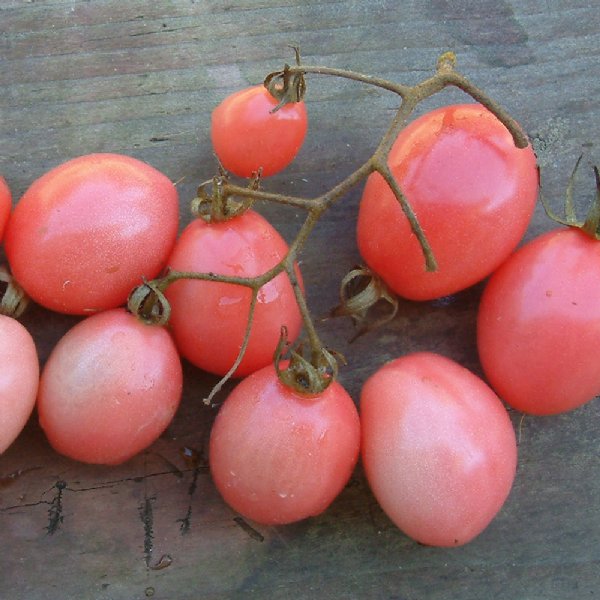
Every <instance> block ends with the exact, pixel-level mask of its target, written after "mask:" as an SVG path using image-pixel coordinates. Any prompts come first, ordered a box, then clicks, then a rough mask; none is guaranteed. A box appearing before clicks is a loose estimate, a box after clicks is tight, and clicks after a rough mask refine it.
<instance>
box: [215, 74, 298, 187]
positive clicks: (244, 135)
mask: <svg viewBox="0 0 600 600" xmlns="http://www.w3.org/2000/svg"><path fill="white" fill-rule="evenodd" d="M278 103H279V101H278V100H276V99H275V98H274V97H273V96H271V94H270V93H269V92H268V91H267V89H266V88H265V87H264V86H262V85H257V86H253V87H249V88H246V89H244V90H240V91H239V92H236V93H234V94H231V95H230V96H228V97H227V98H225V100H223V102H221V104H219V106H217V108H215V110H214V111H213V114H212V119H211V130H210V135H211V140H212V144H213V148H214V151H215V154H216V155H217V156H218V158H219V160H220V161H221V164H222V165H223V166H224V167H225V169H227V170H228V171H230V172H231V173H233V174H234V175H237V176H238V177H251V176H252V174H253V172H255V171H258V169H262V175H263V176H264V177H267V176H269V175H274V174H275V173H278V172H279V171H281V170H282V169H284V168H285V167H287V166H288V165H289V164H290V163H291V162H292V160H294V158H295V156H296V154H297V153H298V150H300V147H301V146H302V143H303V142H304V138H305V137H306V130H307V128H308V118H307V115H306V106H305V105H304V102H294V103H290V104H286V105H285V106H282V107H281V108H280V109H279V110H277V111H276V112H272V110H273V109H274V108H275V107H276V106H277V104H278Z"/></svg>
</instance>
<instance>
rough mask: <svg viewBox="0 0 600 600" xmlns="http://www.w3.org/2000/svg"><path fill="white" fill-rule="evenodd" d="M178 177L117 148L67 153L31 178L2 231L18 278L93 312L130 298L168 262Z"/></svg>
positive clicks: (51, 302) (57, 304) (44, 295)
mask: <svg viewBox="0 0 600 600" xmlns="http://www.w3.org/2000/svg"><path fill="white" fill-rule="evenodd" d="M178 221H179V202H178V195H177V190H176V189H175V186H174V185H173V183H172V182H171V181H170V180H169V179H168V178H167V177H166V176H165V175H163V174H162V173H160V172H159V171H157V170H156V169H155V168H153V167H151V166H150V165H148V164H146V163H144V162H142V161H139V160H137V159H134V158H131V157H129V156H123V155H119V154H89V155H86V156H80V157H78V158H74V159H72V160H69V161H67V162H65V163H63V164H61V165H59V166H58V167H56V168H54V169H52V170H51V171H49V172H47V173H46V174H45V175H42V176H41V177H40V178H39V179H37V180H36V181H34V182H33V183H32V184H31V186H30V187H29V189H28V190H27V191H26V192H25V194H24V195H23V197H22V198H21V199H20V200H19V202H18V203H17V205H16V206H15V209H14V211H13V214H12V216H11V218H10V220H9V224H8V227H7V230H6V236H5V248H6V255H7V258H8V261H9V263H10V267H11V270H12V273H13V275H14V277H15V279H16V280H17V281H18V282H19V283H20V285H21V286H22V287H23V288H24V289H25V291H26V292H27V294H29V296H30V297H31V298H32V299H33V300H34V301H35V302H37V303H39V304H41V305H42V306H45V307H46V308H49V309H51V310H54V311H57V312H62V313H70V314H90V313H93V312H97V311H100V310H105V309H108V308H115V307H117V306H120V305H122V304H124V303H125V301H126V300H127V296H128V294H129V292H130V291H131V289H132V288H133V287H134V286H136V285H137V284H139V283H140V282H141V279H142V278H143V277H146V278H152V277H155V276H156V275H158V274H159V272H160V271H161V270H162V268H163V267H164V265H165V262H166V259H167V257H168V255H169V252H170V251H171V249H172V247H173V244H174V243H175V238H176V236H177V229H178Z"/></svg>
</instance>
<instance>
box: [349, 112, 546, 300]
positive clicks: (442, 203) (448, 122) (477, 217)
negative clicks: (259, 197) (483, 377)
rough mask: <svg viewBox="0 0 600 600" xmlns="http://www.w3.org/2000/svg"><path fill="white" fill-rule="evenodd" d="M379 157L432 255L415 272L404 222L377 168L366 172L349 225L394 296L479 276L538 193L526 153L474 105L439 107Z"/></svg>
mask: <svg viewBox="0 0 600 600" xmlns="http://www.w3.org/2000/svg"><path fill="white" fill-rule="evenodd" d="M388 164H389V166H390V168H391V170H392V173H393V174H394V176H395V178H396V180H397V181H398V183H399V185H400V187H401V188H402V190H403V192H404V194H405V196H406V198H407V199H408V201H409V203H410V204H411V206H412V207H413V209H414V212H415V213H416V215H417V218H418V220H419V222H420V224H421V226H422V228H423V230H424V232H425V235H426V236H427V239H428V241H429V243H430V244H431V247H432V249H433V254H434V256H435V258H436V260H437V263H438V270H437V271H435V272H427V271H425V265H424V259H423V253H422V251H421V247H420V245H419V243H418V241H417V238H416V237H415V236H414V235H413V234H412V231H411V229H410V225H409V223H408V220H407V219H406V217H405V216H404V213H403V212H402V209H401V208H400V205H399V204H398V202H397V200H396V198H395V197H394V195H393V194H392V192H391V191H390V189H389V187H388V186H387V184H386V183H385V181H384V180H383V178H382V177H381V176H380V175H379V174H378V173H374V174H372V175H371V176H369V178H368V181H367V184H366V186H365V189H364V192H363V196H362V200H361V203H360V210H359V216H358V224H357V238H358V246H359V250H360V253H361V255H362V257H363V259H364V260H365V261H366V263H367V264H368V265H369V266H370V267H371V269H373V271H375V272H376V273H378V274H379V275H380V276H381V277H382V278H383V279H384V281H385V282H386V283H387V284H388V286H389V287H390V288H391V289H392V290H393V291H395V292H396V293H397V294H398V295H399V296H402V297H405V298H408V299H411V300H431V299H434V298H439V297H442V296H446V295H449V294H453V293H456V292H458V291H460V290H462V289H465V288H467V287H469V286H471V285H473V284H475V283H477V282H478V281H480V280H482V279H484V278H485V277H486V276H487V275H489V274H490V273H491V272H492V271H494V270H495V269H496V268H497V267H498V266H499V265H500V264H501V263H502V262H503V261H504V260H505V259H506V258H507V257H508V255H509V254H510V253H511V252H512V251H513V249H514V248H515V247H516V245H517V244H518V242H519V241H520V240H521V238H522V237H523V234H524V233H525V230H526V229H527V226H528V224H529V222H530V220H531V217H532V214H533V210H534V208H535V202H536V198H537V194H538V173H537V168H536V159H535V155H534V153H533V150H532V149H531V146H528V147H527V148H525V149H522V150H521V149H518V148H516V147H515V145H514V143H513V140H512V137H511V136H510V134H509V133H508V131H507V130H506V129H505V127H504V126H503V125H502V124H501V123H500V121H498V120H497V119H496V117H494V115H492V113H490V112H488V111H487V110H486V109H485V108H483V107H482V106H481V105H478V104H461V105H453V106H446V107H444V108H441V109H438V110H434V111H432V112H429V113H427V114H425V115H423V116H422V117H420V118H418V119H416V120H415V121H413V122H412V123H411V124H409V125H408V127H406V128H405V129H404V130H403V131H402V132H401V133H400V135H399V136H398V138H397V140H396V142H395V143H394V146H393V148H392V150H391V152H390V154H389V159H388Z"/></svg>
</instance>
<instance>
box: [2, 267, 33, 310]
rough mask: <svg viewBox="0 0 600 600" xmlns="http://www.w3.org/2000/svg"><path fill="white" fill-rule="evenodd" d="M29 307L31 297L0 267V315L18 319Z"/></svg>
mask: <svg viewBox="0 0 600 600" xmlns="http://www.w3.org/2000/svg"><path fill="white" fill-rule="evenodd" d="M28 305H29V296H28V295H27V293H26V292H25V290H24V289H23V288H22V287H21V286H20V285H19V283H18V282H17V280H16V279H15V278H14V277H13V276H12V274H11V273H10V271H9V270H8V269H7V268H6V267H5V266H4V265H1V266H0V314H2V315H6V316H7V317H13V318H14V319H18V318H19V317H20V316H21V315H22V314H23V312H24V311H25V309H26V308H27V306H28Z"/></svg>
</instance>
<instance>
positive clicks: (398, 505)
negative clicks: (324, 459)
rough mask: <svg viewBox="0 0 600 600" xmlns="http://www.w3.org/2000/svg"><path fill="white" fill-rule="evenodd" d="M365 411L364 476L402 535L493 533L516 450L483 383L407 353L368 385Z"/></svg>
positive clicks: (441, 539) (502, 413) (433, 537)
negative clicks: (490, 528) (490, 527)
mask: <svg viewBox="0 0 600 600" xmlns="http://www.w3.org/2000/svg"><path fill="white" fill-rule="evenodd" d="M360 413H361V428H362V459H363V464H364V467H365V472H366V475H367V479H368V481H369V484H370V486H371V489H372V490H373V493H374V494H375V497H376V498H377V500H378V501H379V504H380V505H381V507H382V508H383V510H384V511H385V512H386V513H387V515H388V516H389V517H390V519H391V520H392V521H393V522H394V523H395V524H396V525H397V526H398V527H399V528H400V529H401V530H402V531H404V533H406V534H407V535H409V536H410V537H412V538H413V539H415V540H417V541H419V542H421V543H423V544H429V545H433V546H459V545H461V544H465V543H466V542H469V541H470V540H472V539H473V538H474V537H475V536H477V535H478V534H479V533H481V532H482V531H483V529H485V527H487V525H488V524H489V523H490V521H491V520H492V519H493V518H494V516H495V515H496V514H497V512H498V511H499V510H500V508H501V507H502V505H503V504H504V501H505V500H506V498H507V496H508V493H509V491H510V489H511V486H512V482H513V479H514V476H515V470H516V464H517V445H516V440H515V434H514V430H513V427H512V423H511V421H510V419H509V417H508V414H507V412H506V410H505V409H504V406H503V405H502V403H501V402H500V400H499V399H498V397H497V396H496V395H495V394H494V392H493V391H492V390H491V389H490V388H489V387H488V386H487V385H486V384H485V383H484V382H483V381H482V380H481V379H479V378H478V377H477V376H476V375H474V374H473V373H471V372H470V371H468V370H467V369H465V368H464V367H462V366H460V365H458V364H457V363H455V362H454V361H451V360H450V359H448V358H445V357H443V356H439V355H436V354H431V353H426V352H424V353H416V354H412V355H408V356H404V357H402V358H399V359H397V360H394V361H392V362H390V363H388V364H386V365H384V366H383V367H382V368H380V369H379V370H378V371H377V372H376V373H375V374H374V375H372V376H371V377H370V378H369V379H368V380H367V382H366V383H365V385H364V387H363V390H362V393H361V399H360Z"/></svg>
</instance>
